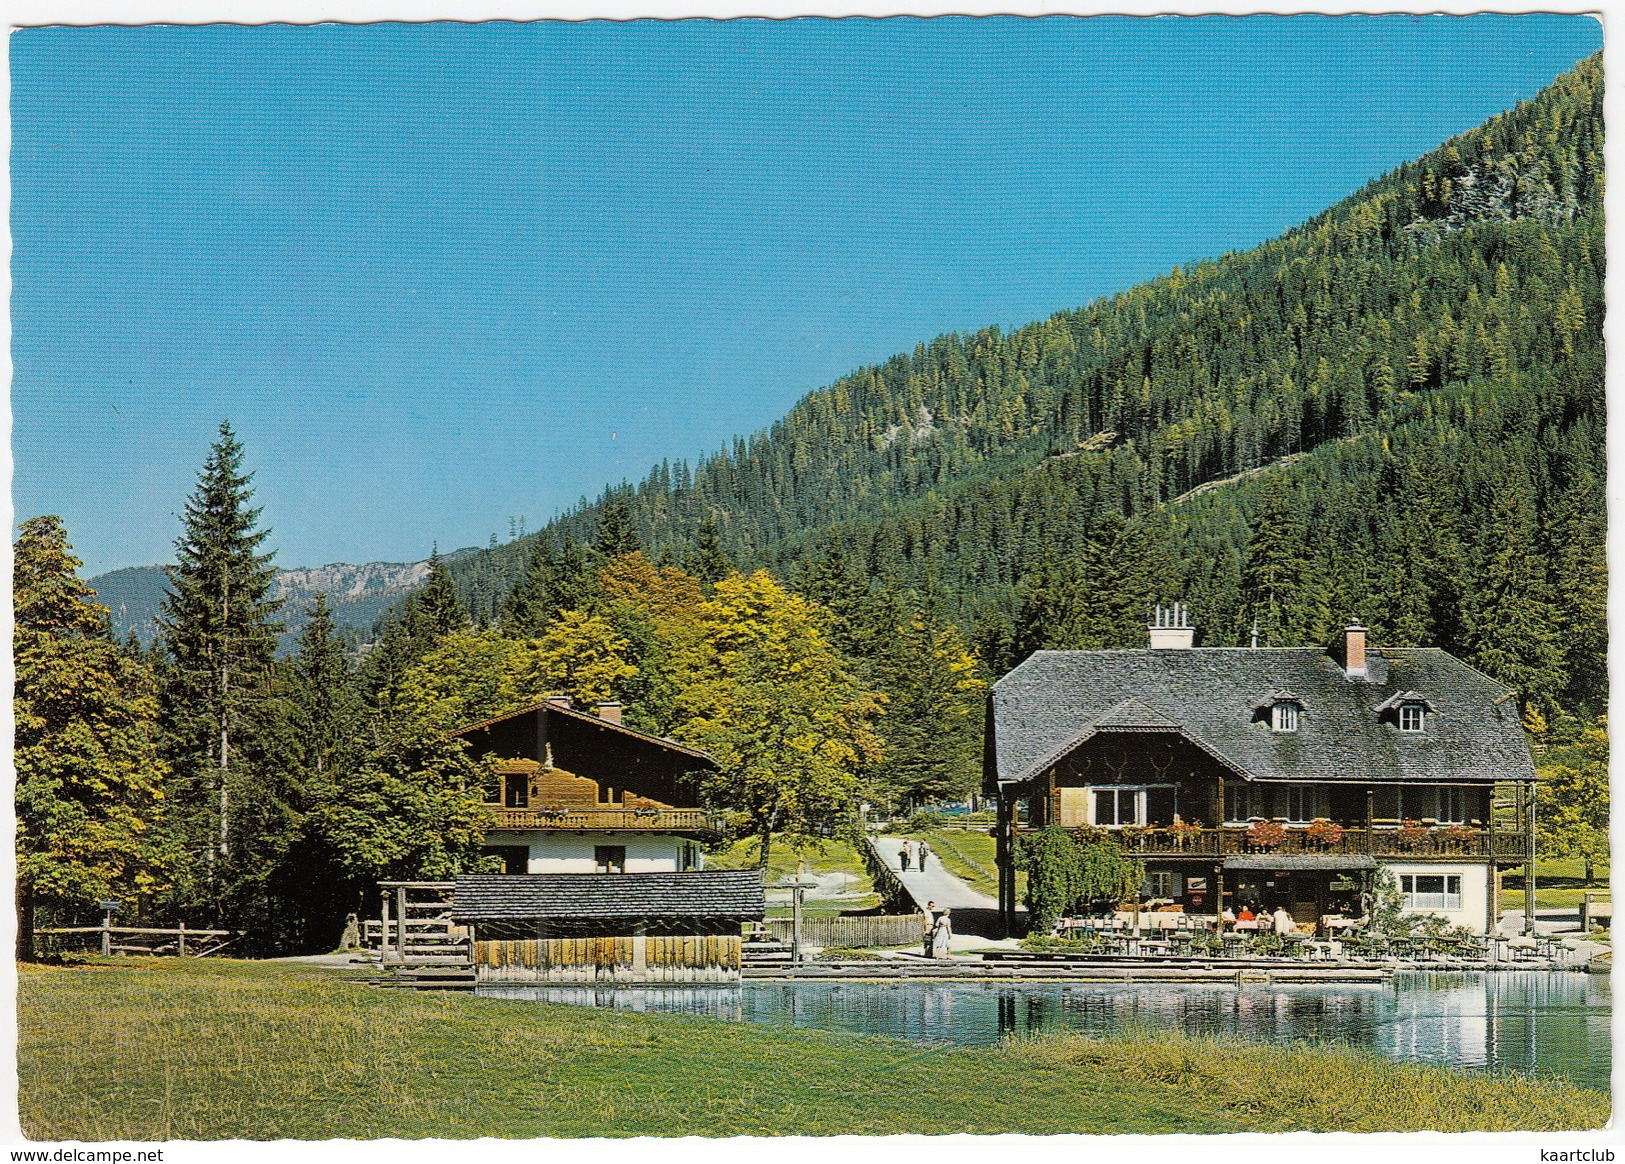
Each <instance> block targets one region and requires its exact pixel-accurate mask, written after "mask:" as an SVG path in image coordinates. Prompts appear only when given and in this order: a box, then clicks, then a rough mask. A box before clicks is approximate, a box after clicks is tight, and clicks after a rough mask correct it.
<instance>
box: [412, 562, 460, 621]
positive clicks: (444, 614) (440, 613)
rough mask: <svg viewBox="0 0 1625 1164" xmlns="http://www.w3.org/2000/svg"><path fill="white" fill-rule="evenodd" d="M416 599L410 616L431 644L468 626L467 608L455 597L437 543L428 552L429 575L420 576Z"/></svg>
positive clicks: (449, 571) (454, 591) (448, 570)
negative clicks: (421, 583)
mask: <svg viewBox="0 0 1625 1164" xmlns="http://www.w3.org/2000/svg"><path fill="white" fill-rule="evenodd" d="M416 599H417V600H416V602H414V603H413V606H412V616H413V617H415V618H416V619H417V620H418V622H419V625H420V627H421V632H420V633H421V635H422V637H424V638H426V639H427V640H428V641H429V642H431V643H432V642H433V641H434V640H435V639H439V638H441V637H442V636H444V635H449V634H455V633H456V632H457V631H460V630H463V629H464V628H466V627H467V626H468V625H469V619H468V611H467V610H465V609H464V607H463V601H462V599H461V598H459V597H458V596H457V583H456V582H455V581H453V580H452V576H451V570H450V569H448V568H447V566H446V561H445V559H444V558H442V557H441V556H440V549H439V547H438V546H437V547H435V548H434V549H433V550H432V551H431V552H430V554H429V576H428V577H427V578H425V579H424V582H423V586H422V588H421V589H419V591H418V593H417V595H416Z"/></svg>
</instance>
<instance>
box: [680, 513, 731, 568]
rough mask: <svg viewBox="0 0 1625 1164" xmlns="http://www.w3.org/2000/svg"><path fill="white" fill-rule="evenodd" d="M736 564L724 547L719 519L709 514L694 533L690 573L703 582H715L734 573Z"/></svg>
mask: <svg viewBox="0 0 1625 1164" xmlns="http://www.w3.org/2000/svg"><path fill="white" fill-rule="evenodd" d="M733 569H734V564H733V562H732V561H731V560H729V558H728V555H727V553H726V552H725V551H724V550H723V548H722V531H721V530H720V529H718V528H717V519H716V518H714V517H711V516H709V515H707V517H706V519H705V520H704V521H703V522H701V523H700V528H699V530H698V531H697V532H696V533H695V535H694V553H693V555H692V559H691V561H690V564H689V573H691V574H693V575H694V576H695V577H696V578H698V579H699V580H700V581H701V582H707V583H712V584H715V583H717V582H720V581H722V580H723V579H724V578H726V577H727V576H728V575H729V574H731V573H733Z"/></svg>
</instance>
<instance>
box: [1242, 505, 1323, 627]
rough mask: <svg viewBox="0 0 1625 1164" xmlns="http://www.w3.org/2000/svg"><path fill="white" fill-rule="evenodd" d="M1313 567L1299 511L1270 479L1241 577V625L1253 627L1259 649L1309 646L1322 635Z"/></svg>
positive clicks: (1318, 598)
mask: <svg viewBox="0 0 1625 1164" xmlns="http://www.w3.org/2000/svg"><path fill="white" fill-rule="evenodd" d="M1313 569H1314V559H1313V557H1312V556H1311V555H1310V552H1309V546H1308V543H1307V538H1306V535H1305V532H1304V527H1303V516H1302V510H1301V509H1300V508H1299V506H1298V505H1296V504H1295V503H1294V499H1293V497H1292V494H1291V491H1290V488H1289V487H1288V486H1287V485H1285V484H1284V483H1282V482H1281V481H1280V480H1279V479H1278V478H1272V479H1271V481H1270V482H1269V484H1267V485H1266V486H1265V487H1264V492H1263V494H1262V496H1261V497H1260V499H1259V504H1258V514H1257V517H1256V518H1255V519H1254V521H1253V534H1252V538H1251V539H1250V540H1249V541H1248V543H1247V564H1246V568H1245V570H1244V572H1243V575H1242V589H1243V594H1244V596H1245V602H1244V605H1243V607H1242V613H1243V616H1244V626H1246V627H1247V628H1248V629H1249V630H1250V628H1251V627H1252V626H1253V625H1256V626H1257V627H1258V641H1259V645H1260V646H1265V647H1302V646H1312V645H1315V643H1316V642H1317V641H1318V639H1319V638H1321V637H1322V636H1324V634H1325V633H1326V623H1327V618H1326V614H1325V612H1324V611H1323V610H1319V609H1317V606H1316V604H1317V602H1322V601H1324V600H1323V598H1321V596H1320V595H1321V592H1320V591H1319V590H1318V588H1317V587H1316V584H1315V582H1316V580H1315V578H1314V576H1313Z"/></svg>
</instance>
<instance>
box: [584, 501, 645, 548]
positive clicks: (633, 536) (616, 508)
mask: <svg viewBox="0 0 1625 1164" xmlns="http://www.w3.org/2000/svg"><path fill="white" fill-rule="evenodd" d="M642 548H643V545H642V543H641V542H639V541H638V534H637V530H636V529H635V528H634V526H633V524H632V507H631V506H630V505H629V504H627V501H626V498H624V497H614V498H611V499H610V500H609V502H607V503H606V504H605V506H604V510H603V513H602V514H601V515H600V516H599V518H598V529H597V532H596V533H595V534H594V535H593V542H592V549H593V553H594V554H596V555H597V557H598V560H599V561H600V562H606V561H608V560H609V559H611V558H619V557H620V556H621V555H622V554H630V553H633V552H634V551H637V550H641V549H642Z"/></svg>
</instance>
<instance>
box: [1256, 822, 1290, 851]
mask: <svg viewBox="0 0 1625 1164" xmlns="http://www.w3.org/2000/svg"><path fill="white" fill-rule="evenodd" d="M1285 840H1286V826H1285V825H1284V824H1282V823H1281V822H1280V821H1274V820H1260V821H1254V822H1253V823H1252V825H1251V826H1250V827H1249V828H1248V829H1247V843H1248V844H1249V845H1251V846H1253V848H1255V849H1274V848H1276V847H1278V846H1279V845H1280V844H1281V843H1282V842H1284V841H1285Z"/></svg>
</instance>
